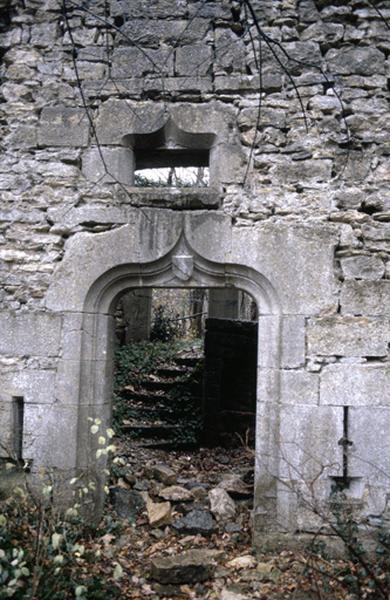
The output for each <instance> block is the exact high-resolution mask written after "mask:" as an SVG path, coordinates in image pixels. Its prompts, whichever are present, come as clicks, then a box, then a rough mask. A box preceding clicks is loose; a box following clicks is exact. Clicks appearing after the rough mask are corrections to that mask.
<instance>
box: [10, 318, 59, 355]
mask: <svg viewBox="0 0 390 600" xmlns="http://www.w3.org/2000/svg"><path fill="white" fill-rule="evenodd" d="M0 331H1V332H2V334H1V337H0V353H3V354H9V355H21V356H29V355H30V356H55V355H57V354H58V353H59V344H60V333H61V318H60V317H58V316H55V315H50V314H45V313H32V314H28V313H20V314H17V313H14V314H12V313H5V312H2V313H0Z"/></svg>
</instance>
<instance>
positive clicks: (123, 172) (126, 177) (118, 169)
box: [82, 147, 134, 185]
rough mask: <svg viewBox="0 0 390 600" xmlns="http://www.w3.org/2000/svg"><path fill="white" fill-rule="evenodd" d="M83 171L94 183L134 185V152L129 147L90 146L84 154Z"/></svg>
mask: <svg viewBox="0 0 390 600" xmlns="http://www.w3.org/2000/svg"><path fill="white" fill-rule="evenodd" d="M82 173H83V175H84V177H85V178H86V179H88V181H92V182H94V183H96V182H99V183H107V182H109V183H113V182H119V183H122V184H124V185H132V184H133V179H134V154H133V152H132V150H130V149H129V148H123V147H120V148H105V147H101V148H100V152H99V150H98V148H90V149H89V150H87V151H86V152H84V154H83V158H82Z"/></svg>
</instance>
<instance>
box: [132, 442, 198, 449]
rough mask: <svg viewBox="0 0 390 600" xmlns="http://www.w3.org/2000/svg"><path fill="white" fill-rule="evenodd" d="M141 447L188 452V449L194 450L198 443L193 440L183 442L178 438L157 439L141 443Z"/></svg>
mask: <svg viewBox="0 0 390 600" xmlns="http://www.w3.org/2000/svg"><path fill="white" fill-rule="evenodd" d="M141 445H142V447H143V448H148V449H149V450H164V451H165V452H171V451H173V450H175V451H182V452H189V451H190V450H196V449H197V448H198V447H199V444H196V443H195V442H185V441H183V442H182V441H179V440H172V441H171V440H159V441H153V442H145V443H144V444H141Z"/></svg>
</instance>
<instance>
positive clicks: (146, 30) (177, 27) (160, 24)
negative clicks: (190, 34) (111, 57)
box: [118, 18, 187, 52]
mask: <svg viewBox="0 0 390 600" xmlns="http://www.w3.org/2000/svg"><path fill="white" fill-rule="evenodd" d="M186 26H187V21H185V20H183V19H177V18H176V19H174V20H172V21H171V20H169V21H168V20H162V19H135V18H132V19H130V20H129V21H126V22H125V23H124V25H123V26H122V27H121V31H122V33H123V37H118V41H119V43H121V44H123V45H124V46H125V45H129V40H131V41H132V44H133V45H134V46H136V47H140V46H141V47H142V48H158V47H159V46H160V44H161V43H164V44H171V45H172V44H173V45H176V43H177V42H179V40H181V38H182V35H183V32H184V31H185V29H186ZM146 52H148V50H146Z"/></svg>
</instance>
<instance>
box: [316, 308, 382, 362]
mask: <svg viewBox="0 0 390 600" xmlns="http://www.w3.org/2000/svg"><path fill="white" fill-rule="evenodd" d="M307 339H308V352H309V354H311V355H316V354H317V355H318V354H319V355H324V356H331V355H337V356H386V355H387V352H388V344H389V340H390V330H389V320H388V319H385V318H380V317H377V318H374V317H349V316H345V317H340V316H334V317H324V318H319V319H311V320H310V321H309V325H308V332H307Z"/></svg>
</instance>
